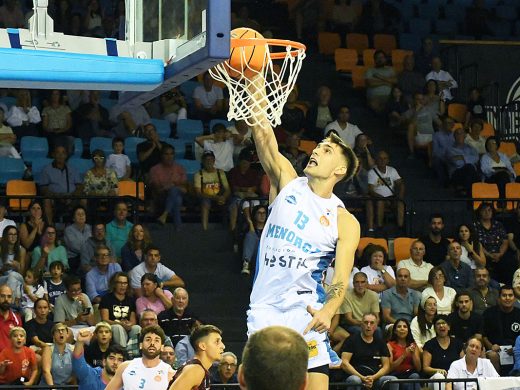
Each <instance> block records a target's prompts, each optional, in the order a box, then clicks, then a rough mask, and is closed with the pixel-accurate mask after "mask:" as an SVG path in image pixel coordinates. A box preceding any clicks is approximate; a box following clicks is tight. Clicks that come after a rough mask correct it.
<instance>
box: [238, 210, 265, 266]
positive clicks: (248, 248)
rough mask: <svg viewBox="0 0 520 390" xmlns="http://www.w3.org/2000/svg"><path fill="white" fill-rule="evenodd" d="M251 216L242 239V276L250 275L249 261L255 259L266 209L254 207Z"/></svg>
mask: <svg viewBox="0 0 520 390" xmlns="http://www.w3.org/2000/svg"><path fill="white" fill-rule="evenodd" d="M251 214H252V217H251V219H250V220H249V221H248V225H249V226H248V231H247V233H246V235H245V237H244V245H243V250H242V260H243V264H242V271H241V273H242V275H249V274H250V264H251V260H253V259H256V253H257V249H258V243H259V242H260V236H261V235H262V231H263V230H264V227H265V221H266V220H267V207H266V206H264V205H258V206H255V207H254V208H253V211H252V212H251Z"/></svg>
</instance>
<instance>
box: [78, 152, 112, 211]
mask: <svg viewBox="0 0 520 390" xmlns="http://www.w3.org/2000/svg"><path fill="white" fill-rule="evenodd" d="M92 160H93V162H94V166H93V167H92V168H90V169H89V170H88V171H87V173H86V174H85V179H84V181H83V186H84V187H83V190H84V192H85V195H87V196H102V197H111V196H117V183H118V180H117V175H116V173H115V171H113V170H112V169H109V168H107V167H106V166H105V153H103V151H102V150H100V149H96V150H94V151H93V152H92ZM103 201H104V199H89V200H88V202H89V209H90V210H91V214H95V212H96V210H97V208H98V206H99V204H100V203H101V202H103Z"/></svg>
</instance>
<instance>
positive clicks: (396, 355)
mask: <svg viewBox="0 0 520 390" xmlns="http://www.w3.org/2000/svg"><path fill="white" fill-rule="evenodd" d="M386 345H387V346H388V350H389V351H390V375H392V376H395V377H397V378H398V379H419V378H420V375H419V373H420V372H421V355H420V353H419V348H417V345H416V344H415V342H414V340H413V337H412V332H411V330H410V322H408V320H406V319H404V318H399V319H398V320H396V321H395V323H394V324H393V326H392V335H391V336H390V340H389V341H388V343H387V344H386ZM400 388H401V389H403V390H413V389H414V388H415V387H414V385H413V384H411V383H410V384H408V383H403V384H402V385H401V386H400Z"/></svg>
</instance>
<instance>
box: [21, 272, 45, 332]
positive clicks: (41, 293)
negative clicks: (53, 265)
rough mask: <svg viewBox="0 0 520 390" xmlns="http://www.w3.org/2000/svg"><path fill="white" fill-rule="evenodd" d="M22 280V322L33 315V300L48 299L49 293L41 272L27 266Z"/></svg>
mask: <svg viewBox="0 0 520 390" xmlns="http://www.w3.org/2000/svg"><path fill="white" fill-rule="evenodd" d="M24 281H25V283H24V285H23V292H22V297H21V299H20V309H21V312H22V314H23V320H24V322H27V321H29V320H31V319H32V318H33V316H34V302H36V301H37V300H38V299H39V298H45V299H49V295H48V294H47V290H45V285H44V283H43V272H41V271H37V270H35V269H33V268H29V269H28V270H27V271H26V272H25V277H24Z"/></svg>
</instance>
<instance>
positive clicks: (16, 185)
mask: <svg viewBox="0 0 520 390" xmlns="http://www.w3.org/2000/svg"><path fill="white" fill-rule="evenodd" d="M5 191H6V193H5V194H6V195H7V196H8V197H9V198H10V199H9V208H10V209H11V210H13V211H26V210H28V209H29V204H30V203H31V199H17V198H16V197H17V196H36V183H35V182H34V181H26V180H9V181H8V182H7V187H6V189H5ZM11 197H12V198H11Z"/></svg>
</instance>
